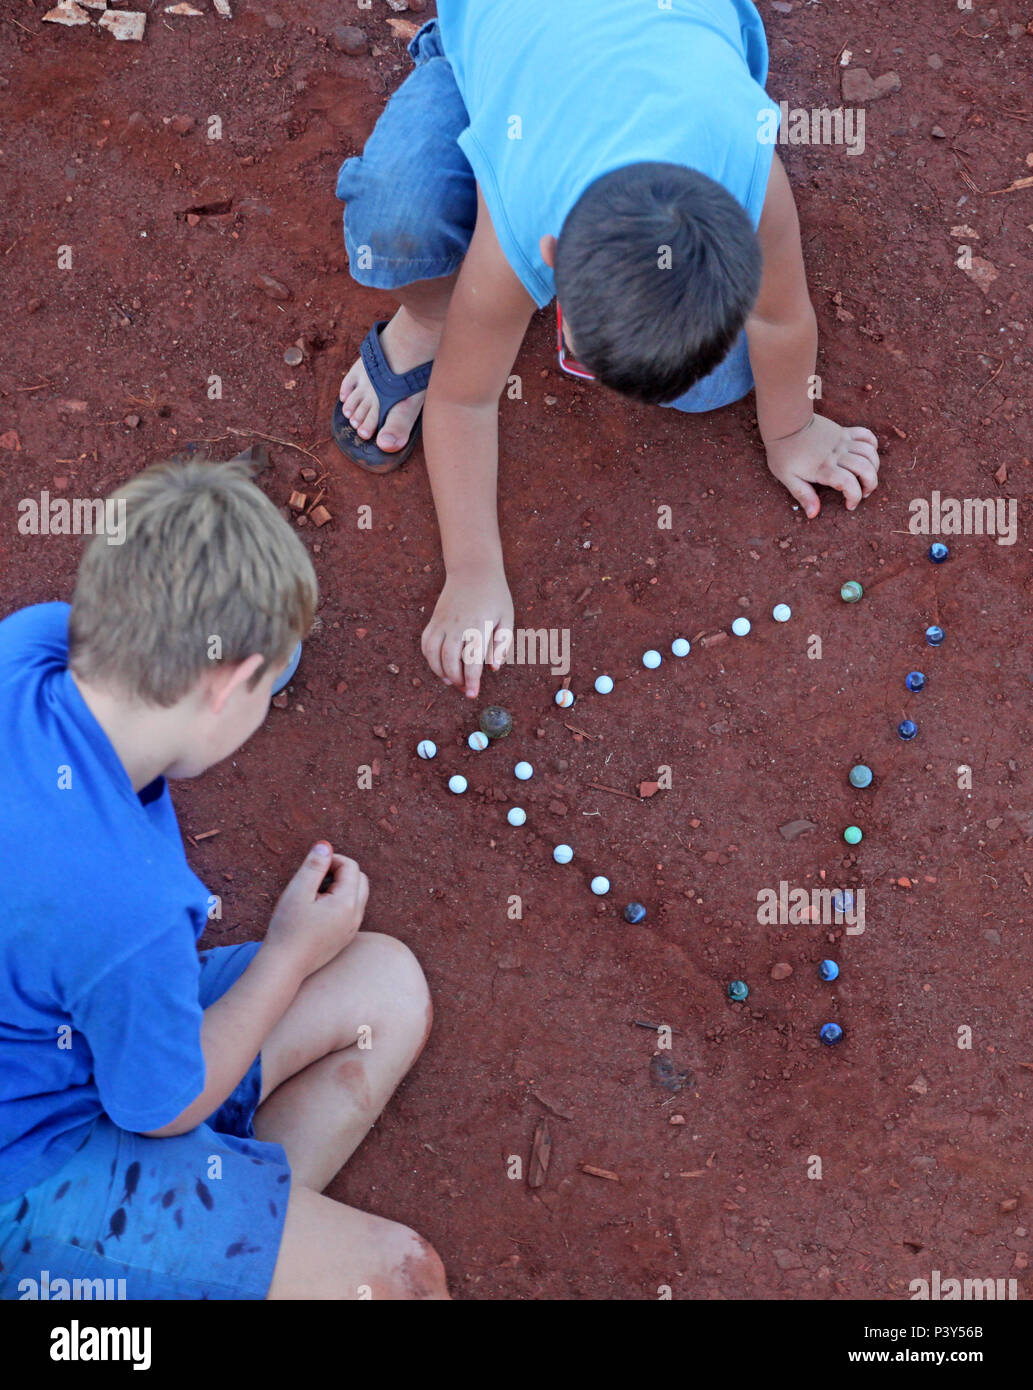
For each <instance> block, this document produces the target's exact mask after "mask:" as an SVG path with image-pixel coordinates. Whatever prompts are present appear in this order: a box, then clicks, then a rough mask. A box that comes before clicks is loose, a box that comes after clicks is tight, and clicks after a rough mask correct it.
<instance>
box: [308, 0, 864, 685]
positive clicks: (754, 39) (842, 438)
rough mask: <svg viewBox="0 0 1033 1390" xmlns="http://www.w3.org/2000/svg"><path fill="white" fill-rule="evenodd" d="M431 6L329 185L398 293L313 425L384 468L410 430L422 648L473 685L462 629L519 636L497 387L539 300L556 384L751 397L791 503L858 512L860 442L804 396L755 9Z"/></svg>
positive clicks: (793, 267)
mask: <svg viewBox="0 0 1033 1390" xmlns="http://www.w3.org/2000/svg"><path fill="white" fill-rule="evenodd" d="M438 16H439V18H438V19H437V20H433V21H431V22H430V23H429V24H426V25H424V27H423V28H422V29H421V30H420V31H419V33H417V35H416V36H415V38H414V39H413V41H412V43H411V44H410V46H409V51H410V53H411V55H412V57H413V59H414V62H415V63H416V68H415V71H414V72H413V73H411V74H410V76H409V77H408V78H407V79H406V80H405V82H403V83H402V85H401V87H400V88H399V89H398V91H397V92H395V94H394V95H393V96H392V97H391V99H390V101H389V102H388V105H387V108H386V110H385V111H384V113H383V115H382V116H381V118H380V120H379V121H378V122H377V125H376V127H375V128H374V130H373V133H372V135H371V136H370V138H369V140H368V141H367V143H366V147H365V149H364V151H363V153H362V155H361V156H357V157H355V158H352V159H348V160H346V161H345V163H344V165H343V166H342V168H341V171H340V175H339V178H338V185H337V194H338V197H339V198H341V199H342V200H343V201H344V202H345V203H346V208H345V221H344V227H345V243H346V246H347V249H348V257H349V262H350V269H351V274H352V276H353V277H354V278H355V279H357V280H358V281H359V282H360V283H362V284H364V285H370V286H375V287H379V288H382V289H388V290H391V291H392V293H393V295H394V296H395V297H396V298H397V299H398V301H399V302H400V305H401V307H400V308H399V310H398V312H397V313H396V314H395V315H394V317H393V318H392V319H391V320H390V322H386V321H384V322H380V323H377V324H375V325H374V327H373V329H372V330H371V331H370V333H369V335H368V336H367V338H366V340H365V341H364V343H363V344H362V350H361V354H360V359H359V360H358V361H357V362H356V363H355V364H354V365H353V366H352V368H351V369H350V371H349V372H348V373H347V375H346V376H345V378H344V380H343V382H342V384H341V390H340V400H339V401H338V404H337V407H336V409H335V412H334V420H333V432H334V437H335V439H336V440H337V443H338V445H339V447H340V448H341V449H342V450H343V452H344V453H345V454H347V455H348V457H349V458H351V459H352V460H354V461H355V462H356V463H358V464H359V465H361V466H362V467H364V468H367V469H369V470H371V471H374V472H387V471H390V470H391V469H393V468H396V467H397V466H398V465H399V463H400V462H401V461H402V460H403V459H404V458H405V457H406V456H407V455H408V453H409V452H410V451H411V449H412V448H413V446H414V445H415V443H416V439H417V436H418V434H419V433H420V431H421V429H422V433H423V436H424V448H425V455H426V462H427V471H428V474H429V477H430V482H431V488H432V491H433V496H434V505H435V508H436V510H437V517H438V523H439V526H440V530H441V543H442V553H443V557H444V562H445V571H446V579H445V586H444V588H443V590H442V592H441V596H440V598H439V599H438V603H437V606H436V607H435V610H434V614H433V616H432V618H431V621H430V623H429V624H428V625H427V628H426V630H425V631H424V634H423V650H424V654H425V656H426V658H427V660H428V662H429V663H430V665H431V668H432V669H433V670H434V671H435V672H436V673H437V674H438V675H439V676H441V677H442V678H443V679H444V680H445V681H447V682H448V683H450V684H453V685H455V686H457V687H458V688H460V689H462V690H464V691H465V692H466V694H467V695H468V696H471V697H473V696H475V695H476V694H477V692H478V689H479V683H480V677H481V670H482V662H481V660H480V659H479V653H478V651H477V648H476V645H474V644H471V645H470V646H467V645H466V644H465V642H464V636H465V634H467V633H469V632H471V631H472V632H477V633H481V632H487V633H489V634H492V637H491V638H489V640H488V641H487V642H486V643H482V644H481V648H482V652H481V654H483V656H484V659H485V661H486V662H489V663H490V664H491V665H493V666H497V665H498V663H499V662H500V661H501V660H502V659H503V657H504V654H505V647H506V643H507V641H508V637H509V634H511V633H512V628H513V602H512V598H511V596H510V592H509V586H508V583H507V581H506V575H505V570H504V566H503V560H502V545H501V540H500V536H499V527H498V517H497V507H496V490H497V488H496V484H497V469H498V401H499V397H500V395H501V393H502V391H503V390H504V389H505V387H506V384H507V381H508V379H509V376H510V372H511V370H512V366H513V362H514V360H515V358H516V355H517V352H518V350H519V348H520V344H521V341H522V339H523V337H524V333H525V330H526V328H527V325H528V322H529V321H530V318H531V315H532V314H533V313H534V311H535V310H536V309H538V308H541V307H543V306H544V305H546V304H547V303H549V301H550V300H551V299H552V297H553V296H554V295H555V296H556V298H557V301H558V307H559V310H561V314H560V340H559V347H560V362H561V364H562V365H563V366H564V368H565V370H568V371H570V372H571V373H572V374H574V375H576V376H579V377H582V378H585V379H594V380H596V381H598V382H599V383H601V384H602V385H604V386H608V387H610V388H612V389H613V390H616V391H619V392H621V393H623V394H624V395H626V396H628V397H630V398H632V399H635V400H639V401H644V402H648V403H654V404H662V405H673V406H675V407H676V408H678V409H680V410H685V411H703V410H713V409H717V408H718V407H720V406H723V405H726V404H728V403H729V402H731V401H734V400H738V399H740V398H741V397H742V396H744V395H745V394H746V393H747V392H748V391H749V390H750V389H751V388H753V389H755V391H756V408H757V416H758V421H759V426H760V434H761V439H762V441H763V443H764V447H765V452H766V456H767V463H768V466H769V468H770V469H771V472H772V473H773V474H774V475H775V477H777V478H778V479H779V480H780V481H781V482H782V483H783V484H784V485H785V486H786V488H787V489H788V490H789V492H790V493H791V495H792V496H793V497H794V498H795V499H796V501H797V502H798V503H799V504H800V506H801V507H802V508H803V509H804V511H805V512H806V514H807V515H808V517H813V516H816V515H817V513H818V511H819V509H820V502H819V500H818V495H817V493H816V491H815V487H816V486H819V485H820V486H826V487H831V488H835V489H837V490H838V491H840V492H841V493H842V494H843V497H844V500H845V502H846V505H847V507H848V509H853V508H854V507H856V506H857V505H858V503H859V502H860V501H861V499H862V497H866V496H868V494H869V493H871V492H872V491H873V490H874V488H875V487H876V485H877V482H878V466H879V456H878V452H877V447H876V445H877V441H876V438H875V436H874V434H872V432H871V431H870V430H868V429H866V428H864V427H862V426H842V425H839V424H837V423H835V422H834V421H832V420H830V419H828V418H826V417H824V416H822V415H819V414H817V413H816V412H815V410H814V398H815V393H814V390H813V382H814V368H815V358H816V353H817V328H816V321H815V317H814V311H813V309H812V307H811V303H810V299H809V297H808V293H807V280H806V276H805V273H804V267H803V254H802V250H801V244H800V229H799V223H798V219H797V214H796V207H795V204H794V202H793V196H792V193H791V191H790V188H789V182H788V180H787V178H786V174H785V171H784V169H783V168H782V164H781V161H780V160H779V159H778V157H777V156H776V155H775V154H774V146H773V143H772V140H771V132H772V130H773V129H775V128H776V122H777V116H778V108H777V107H776V106H775V105H774V104H773V103H772V102H771V101H770V100H769V98H768V97H767V95H766V93H765V91H764V83H765V81H766V78H767V62H768V53H767V42H766V39H765V35H764V28H763V25H762V24H761V20H760V16H759V15H758V13H757V11H756V9H755V7H754V5H753V4H752V3H750V0H658V2H654V3H629V0H521V2H520V3H517V4H514V3H509V0H439V3H438ZM432 365H433V368H434V370H433V375H432V374H431V366H432ZM428 387H429V389H428ZM424 401H426V404H425V405H424Z"/></svg>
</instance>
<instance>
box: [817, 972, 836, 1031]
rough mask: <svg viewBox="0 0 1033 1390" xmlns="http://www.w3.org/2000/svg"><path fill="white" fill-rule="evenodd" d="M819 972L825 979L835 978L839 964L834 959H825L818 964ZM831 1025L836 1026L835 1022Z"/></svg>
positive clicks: (827, 1025)
mask: <svg viewBox="0 0 1033 1390" xmlns="http://www.w3.org/2000/svg"><path fill="white" fill-rule="evenodd" d="M818 974H819V975H820V976H821V978H822V979H823V980H834V979H835V978H836V976H837V975H838V974H839V966H838V965H837V964H836V962H835V961H834V960H823V961H822V962H821V964H820V965H819V966H818ZM829 1026H830V1025H829V1024H827V1023H826V1025H825V1027H826V1028H828V1027H829ZM831 1026H832V1027H835V1024H832V1025H831Z"/></svg>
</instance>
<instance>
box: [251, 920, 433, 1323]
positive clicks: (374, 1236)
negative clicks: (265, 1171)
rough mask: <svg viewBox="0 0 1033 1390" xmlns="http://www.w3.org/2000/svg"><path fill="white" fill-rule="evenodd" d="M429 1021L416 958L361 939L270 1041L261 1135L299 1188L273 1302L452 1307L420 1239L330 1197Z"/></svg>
mask: <svg viewBox="0 0 1033 1390" xmlns="http://www.w3.org/2000/svg"><path fill="white" fill-rule="evenodd" d="M430 1023H431V1004H430V995H429V993H428V990H427V983H426V980H425V979H424V978H423V971H422V970H421V969H420V966H419V962H418V961H417V960H416V957H415V956H414V955H413V954H412V952H411V951H410V950H409V949H408V947H406V946H404V945H403V944H402V942H400V941H397V940H396V939H395V938H394V937H391V936H384V935H381V934H380V933H379V932H359V934H358V936H357V937H356V938H355V940H354V941H353V942H352V944H351V945H350V946H349V947H347V949H346V950H344V951H342V952H341V954H340V955H339V956H337V957H336V958H335V959H334V960H332V961H331V962H330V963H329V964H328V965H325V966H324V967H323V969H322V970H318V971H316V973H315V974H314V975H310V976H309V978H308V979H307V980H306V981H305V983H304V984H303V985H302V987H301V989H300V990H299V991H298V993H297V996H296V998H295V1000H294V1002H293V1004H292V1005H291V1007H290V1008H289V1009H288V1010H287V1012H286V1013H285V1014H284V1016H283V1018H281V1020H280V1022H279V1023H278V1024H277V1025H276V1027H275V1028H274V1029H273V1031H272V1032H271V1033H270V1034H269V1037H268V1038H267V1039H266V1042H265V1046H264V1047H263V1048H262V1096H263V1099H262V1102H261V1104H260V1105H259V1107H258V1110H257V1111H256V1112H255V1133H256V1135H257V1136H258V1138H260V1139H264V1140H267V1141H273V1142H275V1143H279V1144H282V1145H283V1147H284V1149H285V1150H286V1153H287V1157H288V1159H289V1161H290V1165H291V1174H292V1178H293V1182H292V1185H291V1195H290V1201H289V1203H288V1207H287V1217H286V1221H285V1223H284V1231H283V1240H282V1241H281V1244H280V1252H279V1255H278V1256H277V1261H276V1270H275V1273H274V1275H273V1281H272V1284H271V1286H270V1289H269V1294H268V1297H269V1298H270V1299H277V1300H278V1299H364V1298H378V1299H425V1298H429V1299H446V1298H448V1288H447V1285H446V1283H445V1273H444V1268H443V1267H442V1264H441V1261H440V1259H439V1258H438V1256H437V1254H436V1253H435V1251H434V1250H433V1249H432V1248H431V1246H430V1245H428V1244H427V1242H426V1241H425V1240H423V1239H422V1237H420V1236H419V1235H417V1234H416V1232H415V1231H412V1230H410V1229H409V1228H408V1227H407V1226H403V1225H400V1224H399V1223H398V1222H396V1221H388V1220H385V1218H383V1217H380V1216H372V1215H370V1214H369V1213H367V1212H362V1211H358V1210H357V1209H356V1208H354V1207H349V1206H345V1205H344V1204H343V1203H341V1202H335V1201H332V1200H331V1199H330V1198H329V1197H323V1196H321V1195H320V1193H321V1191H322V1189H323V1188H324V1187H325V1186H326V1184H327V1183H328V1182H329V1181H330V1179H331V1178H332V1177H333V1175H334V1174H335V1173H336V1172H337V1170H338V1169H339V1168H340V1167H341V1166H342V1164H344V1163H345V1162H346V1161H347V1159H348V1158H349V1157H350V1156H351V1155H352V1153H354V1151H355V1149H356V1148H357V1147H358V1146H359V1144H360V1143H361V1142H362V1140H363V1139H364V1138H365V1136H366V1135H367V1133H368V1132H369V1129H370V1127H371V1126H372V1124H373V1123H374V1121H375V1120H376V1118H377V1116H378V1115H379V1114H380V1112H381V1110H382V1109H383V1108H384V1105H385V1104H386V1102H387V1100H388V1099H389V1097H390V1096H391V1094H392V1092H393V1091H394V1089H395V1087H396V1086H397V1085H398V1083H399V1081H400V1080H401V1079H402V1077H403V1076H404V1075H405V1073H406V1072H407V1071H408V1070H409V1068H410V1067H411V1066H412V1063H413V1062H414V1061H415V1059H416V1057H417V1056H418V1055H419V1053H420V1051H421V1050H422V1048H423V1044H424V1043H425V1042H426V1039H427V1034H428V1033H429V1032H430ZM367 1041H368V1043H369V1044H370V1045H369V1046H360V1042H362V1043H365V1042H367Z"/></svg>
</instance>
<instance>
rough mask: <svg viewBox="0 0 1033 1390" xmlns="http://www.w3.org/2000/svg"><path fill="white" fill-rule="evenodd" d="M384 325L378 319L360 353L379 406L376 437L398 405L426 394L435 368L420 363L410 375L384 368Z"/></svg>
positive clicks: (385, 363)
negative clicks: (413, 397)
mask: <svg viewBox="0 0 1033 1390" xmlns="http://www.w3.org/2000/svg"><path fill="white" fill-rule="evenodd" d="M386 324H387V319H378V320H377V322H376V323H375V324H374V325H373V327H372V328H371V329H370V330H369V332H368V333H367V334H366V336H365V338H364V339H363V340H362V347H361V348H360V349H359V355H360V357H361V358H362V365H363V366H364V367H365V368H366V375H367V376H368V377H369V381H370V385H371V386H372V387H373V390H374V391H375V392H376V393H377V401H378V403H379V405H380V418H379V419H378V420H377V432H378V433H379V432H380V430H382V429H383V427H384V421H385V420H386V419H387V417H388V415H389V413H390V412H391V410H393V408H394V407H395V406H396V405H397V404H398V402H399V401H404V400H406V399H407V398H408V397H409V396H415V395H416V394H417V392H419V391H426V389H427V383H428V382H429V381H430V369H431V367H432V366H433V365H434V363H433V362H432V361H431V362H422V363H421V364H420V365H419V366H418V367H413V369H412V370H411V371H408V372H393V371H392V370H391V368H390V367H389V366H388V364H387V358H386V357H385V356H384V349H383V348H382V347H381V346H380V333H381V330H382V329H383V328H384V327H385V325H386Z"/></svg>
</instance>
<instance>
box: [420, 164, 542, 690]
mask: <svg viewBox="0 0 1033 1390" xmlns="http://www.w3.org/2000/svg"><path fill="white" fill-rule="evenodd" d="M534 307H535V306H534V301H533V300H532V299H531V297H530V295H529V294H528V293H527V291H526V290H525V289H524V287H523V286H522V285H521V283H520V281H519V280H518V279H517V277H516V275H515V274H514V273H513V271H512V269H511V268H510V266H509V262H508V261H507V260H506V258H505V255H504V254H503V252H502V248H501V247H500V246H499V243H498V240H497V238H496V236H495V232H494V229H493V227H492V225H491V217H490V215H489V213H488V210H487V208H486V206H485V204H484V200H483V198H482V197H481V195H480V190H479V189H478V196H477V226H476V228H475V230H474V234H473V239H472V241H471V242H470V247H469V250H468V251H467V253H466V259H465V260H464V262H463V267H462V270H461V271H460V273H459V277H458V279H457V281H456V287H455V290H454V291H453V294H452V299H451V303H450V304H449V310H448V318H447V319H446V321H445V330H444V333H443V334H442V338H441V345H440V347H439V349H438V353H437V357H436V358H435V359H434V371H433V373H432V375H431V379H430V387H429V389H428V391H427V401H426V404H425V406H424V410H423V445H424V453H425V455H426V459H427V473H428V475H429V477H430V485H431V491H432V492H433V494H434V507H435V510H436V511H437V516H438V525H439V527H440V529H441V550H442V555H443V557H444V561H445V585H444V588H443V589H442V591H441V596H440V598H439V599H438V602H437V606H436V607H435V609H434V614H433V616H432V618H431V620H430V622H429V624H428V625H427V627H426V629H425V631H424V633H423V654H424V656H425V657H426V658H427V660H428V662H429V663H430V665H431V668H432V669H433V670H434V671H435V672H436V673H437V674H438V675H439V676H441V677H442V679H444V680H446V681H448V682H450V683H451V684H453V685H456V686H458V687H459V688H460V689H462V690H465V692H466V694H467V695H468V696H470V697H471V698H473V697H475V696H476V695H477V692H478V689H479V687H480V678H481V662H480V661H478V660H477V659H476V654H475V653H470V652H468V653H467V655H468V656H470V657H471V659H469V660H467V661H466V662H465V663H464V661H463V633H464V632H466V631H468V630H471V629H472V630H474V631H476V632H478V633H480V634H481V640H482V642H484V635H485V631H486V630H487V633H488V640H487V642H484V650H483V656H484V660H485V661H486V662H488V663H489V664H491V665H493V666H496V665H498V664H499V661H500V660H501V659H502V657H503V654H504V653H503V652H502V651H501V650H500V646H501V642H500V641H499V639H497V637H496V636H495V634H497V633H499V632H500V631H501V632H503V633H508V632H510V631H511V630H512V626H513V601H512V599H511V598H510V594H509V586H508V585H507V583H506V574H505V569H504V566H503V560H502V542H501V540H500V538H499V527H498V506H497V498H496V493H497V479H498V450H499V441H498V433H499V413H498V407H499V397H500V396H501V394H502V391H503V389H504V388H505V386H506V382H507V379H508V377H509V373H510V369H511V368H512V366H513V362H514V361H515V359H516V355H517V353H518V351H519V350H520V344H521V342H522V341H523V337H524V333H525V332H526V331H527V325H528V322H529V321H530V318H531V314H532V313H533V312H534ZM503 640H504V639H503Z"/></svg>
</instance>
